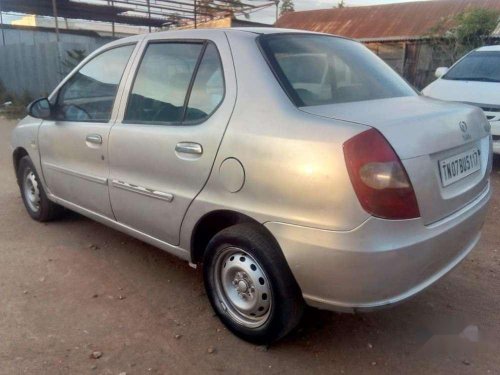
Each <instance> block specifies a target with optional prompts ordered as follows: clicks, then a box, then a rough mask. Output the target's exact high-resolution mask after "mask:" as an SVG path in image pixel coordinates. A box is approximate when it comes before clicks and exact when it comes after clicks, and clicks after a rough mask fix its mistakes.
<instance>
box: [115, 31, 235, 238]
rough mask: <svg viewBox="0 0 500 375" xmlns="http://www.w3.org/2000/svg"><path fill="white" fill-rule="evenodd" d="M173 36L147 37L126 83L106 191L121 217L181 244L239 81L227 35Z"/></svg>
mask: <svg viewBox="0 0 500 375" xmlns="http://www.w3.org/2000/svg"><path fill="white" fill-rule="evenodd" d="M171 35H172V37H171V39H166V40H165V39H155V38H154V37H152V38H151V39H150V40H149V41H148V42H147V44H146V46H145V48H144V53H143V56H142V60H141V62H140V64H139V65H138V67H137V71H136V75H135V78H134V79H133V80H131V82H129V83H128V91H129V94H128V100H127V103H126V105H125V103H124V107H123V108H122V109H121V118H122V121H121V122H117V124H116V125H115V126H114V127H113V128H112V130H111V135H110V141H109V153H110V181H111V183H110V188H109V191H110V198H111V204H112V207H113V212H114V213H115V216H116V219H117V221H119V222H120V223H122V224H125V225H127V226H129V227H132V228H134V229H136V230H138V231H140V232H142V233H145V234H147V235H150V236H152V237H154V238H156V239H159V240H161V241H164V242H166V243H169V244H172V245H177V244H178V243H179V232H180V226H181V223H182V219H183V217H184V214H185V213H186V211H187V209H188V206H189V204H190V203H191V202H192V201H193V199H194V198H195V196H196V195H197V194H198V193H199V192H200V191H201V189H202V188H203V186H204V184H205V182H206V181H207V179H208V177H209V175H210V171H211V169H212V166H213V163H214V159H215V156H216V153H217V150H218V147H219V144H220V142H221V140H222V137H223V134H224V131H225V129H226V126H227V124H228V122H229V118H230V116H231V113H232V110H233V107H234V104H235V100H236V82H235V78H234V70H233V65H232V64H233V62H232V57H231V54H230V50H229V45H228V42H227V39H226V38H225V35H224V34H223V33H221V32H220V31H218V32H213V31H209V30H207V32H206V34H205V35H207V38H208V39H206V40H198V39H194V40H184V39H176V35H177V34H176V33H172V34H171ZM197 35H199V34H197Z"/></svg>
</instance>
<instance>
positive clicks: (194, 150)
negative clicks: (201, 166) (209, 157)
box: [175, 142, 203, 155]
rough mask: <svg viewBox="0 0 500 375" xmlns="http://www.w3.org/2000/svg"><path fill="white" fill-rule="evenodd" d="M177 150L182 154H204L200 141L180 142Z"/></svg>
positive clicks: (176, 147)
mask: <svg viewBox="0 0 500 375" xmlns="http://www.w3.org/2000/svg"><path fill="white" fill-rule="evenodd" d="M175 151H176V152H179V153H181V154H193V155H201V154H203V147H201V145H200V144H199V143H194V142H179V143H177V145H176V146H175Z"/></svg>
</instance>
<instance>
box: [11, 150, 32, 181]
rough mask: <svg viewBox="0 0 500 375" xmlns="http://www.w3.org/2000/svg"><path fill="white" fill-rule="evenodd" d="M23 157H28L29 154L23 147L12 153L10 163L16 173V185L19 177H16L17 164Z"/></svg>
mask: <svg viewBox="0 0 500 375" xmlns="http://www.w3.org/2000/svg"><path fill="white" fill-rule="evenodd" d="M25 156H29V154H28V151H26V149H25V148H24V147H17V148H16V149H15V150H14V152H13V153H12V163H13V165H14V172H15V173H16V177H17V179H18V183H19V176H18V175H17V170H18V168H19V162H20V160H21V159H22V158H23V157H25Z"/></svg>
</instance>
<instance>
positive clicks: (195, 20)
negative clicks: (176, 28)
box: [194, 0, 198, 29]
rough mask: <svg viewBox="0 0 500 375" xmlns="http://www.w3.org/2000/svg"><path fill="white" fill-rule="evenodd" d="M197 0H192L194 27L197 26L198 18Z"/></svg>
mask: <svg viewBox="0 0 500 375" xmlns="http://www.w3.org/2000/svg"><path fill="white" fill-rule="evenodd" d="M196 3H197V1H196V0H194V28H195V29H197V28H198V20H197V19H196V13H198V7H197V4H196Z"/></svg>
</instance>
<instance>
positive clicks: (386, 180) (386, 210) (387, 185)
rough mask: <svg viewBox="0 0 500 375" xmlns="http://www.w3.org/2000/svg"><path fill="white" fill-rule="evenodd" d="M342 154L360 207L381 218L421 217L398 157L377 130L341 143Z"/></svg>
mask: <svg viewBox="0 0 500 375" xmlns="http://www.w3.org/2000/svg"><path fill="white" fill-rule="evenodd" d="M344 157H345V161H346V165H347V170H348V172H349V177H350V178H351V183H352V185H353V187H354V191H355V192H356V195H357V197H358V199H359V202H360V203H361V206H362V207H363V208H364V209H365V210H366V211H367V212H368V213H370V214H371V215H373V216H377V217H380V218H384V219H393V220H396V219H413V218H417V217H419V216H420V211H419V209H418V203H417V198H416V196H415V191H414V190H413V186H412V185H411V182H410V179H409V178H408V175H407V174H406V170H405V169H404V167H403V164H402V163H401V160H400V159H399V157H398V156H397V155H396V153H395V152H394V150H393V149H392V147H391V145H390V144H389V142H387V140H386V139H385V138H384V136H383V135H382V134H380V133H379V132H378V131H377V130H376V129H370V130H367V131H365V132H363V133H360V134H358V135H356V136H355V137H353V138H351V139H349V140H348V141H347V142H345V143H344Z"/></svg>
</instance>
